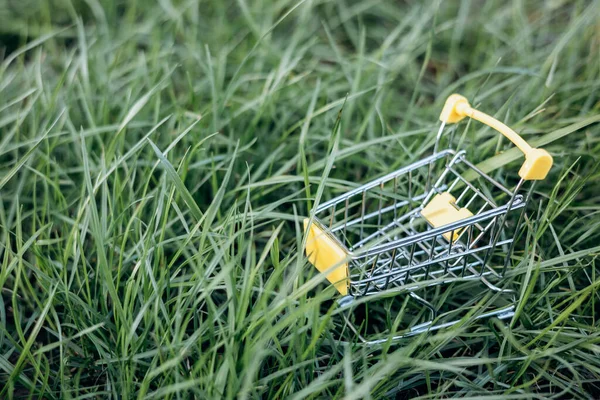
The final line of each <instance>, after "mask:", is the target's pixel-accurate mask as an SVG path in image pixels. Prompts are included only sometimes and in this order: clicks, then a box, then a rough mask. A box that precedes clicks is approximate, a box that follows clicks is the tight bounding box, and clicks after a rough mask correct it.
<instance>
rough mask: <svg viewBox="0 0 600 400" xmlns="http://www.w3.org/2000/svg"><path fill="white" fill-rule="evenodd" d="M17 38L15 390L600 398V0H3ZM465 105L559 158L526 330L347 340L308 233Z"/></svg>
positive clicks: (510, 157) (543, 214) (9, 195)
mask: <svg viewBox="0 0 600 400" xmlns="http://www.w3.org/2000/svg"><path fill="white" fill-rule="evenodd" d="M0 46H1V49H2V50H1V51H2V63H1V64H0V166H1V167H0V237H1V240H0V263H1V265H2V267H1V272H0V284H1V287H2V296H1V297H0V397H2V398H45V399H54V398H73V399H75V398H77V399H84V398H97V397H112V398H172V399H180V398H193V397H195V398H221V397H225V398H232V397H236V396H237V397H239V398H257V397H263V398H296V399H301V398H302V399H303V398H311V397H313V398H314V397H318V398H321V397H325V398H328V397H346V398H349V399H353V398H369V397H372V398H382V397H391V398H394V397H397V398H417V397H421V398H446V397H469V398H482V397H489V398H500V397H502V398H511V399H517V398H542V397H545V396H555V397H562V398H598V396H600V384H599V383H598V380H599V378H600V344H599V342H600V332H599V330H598V321H597V316H598V308H599V307H600V302H599V299H600V294H599V293H598V287H599V286H600V277H599V276H598V272H599V270H598V268H597V266H596V255H597V254H598V252H599V251H600V243H599V239H600V213H599V212H600V202H599V199H600V198H599V196H600V192H599V191H598V185H600V174H599V172H598V167H597V163H596V161H597V158H598V156H599V155H600V143H599V135H598V134H599V130H600V126H599V125H598V122H600V102H599V100H600V4H599V3H598V2H597V1H576V0H565V1H560V0H554V1H547V2H542V1H531V2H530V1H527V2H526V1H522V0H514V1H485V2H484V1H475V0H462V1H445V2H442V1H431V2H411V1H372V0H363V1H350V0H340V1H330V0H312V1H311V0H306V1H303V2H297V1H295V0H294V1H289V0H253V1H250V0H238V1H202V0H181V1H178V0H157V1H141V0H137V1H136V0H132V1H109V0H85V1H84V0H81V1H79V0H60V1H59V0H52V1H33V0H27V1H13V0H1V1H0ZM455 91H456V92H460V93H462V94H464V95H466V96H467V97H469V99H470V100H471V101H472V103H474V104H477V105H480V106H481V108H482V109H483V110H486V111H490V112H491V113H493V114H495V115H496V116H497V117H498V118H500V119H502V120H505V121H507V122H508V123H510V124H511V125H512V126H514V127H515V128H516V129H517V130H518V131H519V132H521V133H522V134H523V135H524V136H525V137H526V138H528V140H531V141H533V142H534V143H537V144H538V145H544V146H545V148H547V149H548V150H549V151H550V152H551V153H552V154H553V156H554V158H555V167H554V168H553V170H552V172H551V175H550V177H549V179H548V180H547V181H545V182H543V183H542V184H540V185H538V186H537V193H536V196H537V198H538V202H537V203H535V205H534V207H533V212H532V214H531V220H530V221H531V222H530V230H529V234H528V236H527V238H526V243H527V250H528V251H527V252H521V253H518V254H517V255H516V257H515V259H514V262H513V266H512V268H511V270H510V273H509V274H508V277H507V280H506V284H507V285H508V284H510V285H512V287H514V288H515V289H516V290H517V293H518V298H519V303H518V304H519V307H518V314H517V316H515V318H514V319H513V320H512V321H509V322H507V323H506V324H505V323H500V322H498V321H493V320H492V321H466V323H465V324H464V325H461V326H458V327H454V328H452V329H448V330H445V331H441V332H439V333H436V334H431V335H421V336H418V337H416V338H413V339H410V340H405V341H403V342H400V343H398V344H394V345H391V344H386V345H384V346H383V347H381V348H375V349H374V348H365V347H364V346H360V345H358V344H356V343H346V344H337V343H336V342H334V341H332V340H331V339H332V338H333V337H334V336H333V335H334V330H333V325H332V320H331V318H332V312H333V311H334V308H335V307H334V306H332V302H331V299H332V298H336V296H335V293H334V291H333V290H332V289H331V287H329V286H327V285H325V284H324V283H322V282H321V281H322V279H320V278H319V277H315V275H314V272H313V268H312V267H311V266H310V265H309V264H308V263H307V261H306V259H305V257H304V256H303V255H302V254H301V251H299V250H298V249H299V248H301V243H302V232H301V226H300V221H301V218H302V217H303V216H306V215H307V214H308V212H309V209H310V207H311V205H312V204H314V203H315V202H319V201H320V200H321V199H326V198H330V197H331V196H333V195H336V194H339V193H342V192H344V191H346V190H348V189H349V188H351V187H354V186H355V185H356V184H357V183H363V182H366V181H367V180H369V179H370V178H373V177H376V176H380V175H381V174H383V173H385V172H389V171H391V170H392V169H393V168H396V167H399V166H401V165H405V164H407V163H410V162H413V161H415V160H418V159H420V158H421V157H423V156H425V155H427V154H429V153H430V152H431V151H432V147H433V138H434V135H435V126H436V120H437V116H438V114H439V111H440V109H441V106H442V104H443V101H444V99H445V98H446V96H448V95H449V94H451V93H452V92H455ZM344 101H345V106H344V109H343V112H342V114H341V121H340V129H339V130H334V129H333V128H334V125H335V121H336V118H337V116H338V113H339V112H340V110H341V108H342V104H343V103H344ZM468 132H469V135H468V136H467V138H466V140H465V141H464V143H463V148H465V149H467V151H468V152H469V156H470V157H471V159H472V160H474V161H476V162H480V163H482V167H484V168H486V169H487V170H493V171H496V172H497V171H503V170H509V168H512V169H511V170H514V171H516V165H517V164H518V153H517V152H515V151H513V150H509V151H503V150H505V149H506V148H507V146H506V143H504V142H503V141H501V140H500V139H499V138H498V137H497V135H495V134H493V133H492V132H491V131H490V130H486V129H483V128H479V127H476V126H473V127H471V128H469V131H468ZM334 144H335V145H334ZM515 160H517V161H515ZM513 161H515V162H513ZM496 172H494V173H496ZM524 240H525V239H524Z"/></svg>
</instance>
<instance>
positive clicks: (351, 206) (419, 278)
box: [304, 94, 552, 343]
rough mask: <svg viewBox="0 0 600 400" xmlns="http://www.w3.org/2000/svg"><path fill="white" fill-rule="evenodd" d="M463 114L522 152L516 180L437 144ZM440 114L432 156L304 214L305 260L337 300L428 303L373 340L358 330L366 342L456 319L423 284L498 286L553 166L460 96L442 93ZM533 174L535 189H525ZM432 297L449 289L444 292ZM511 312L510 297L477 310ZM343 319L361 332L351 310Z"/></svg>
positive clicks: (541, 152)
mask: <svg viewBox="0 0 600 400" xmlns="http://www.w3.org/2000/svg"><path fill="white" fill-rule="evenodd" d="M465 117H470V118H472V119H474V120H477V121H480V122H482V123H484V124H486V125H488V126H490V127H492V128H493V129H495V130H497V131H498V132H500V133H501V134H502V135H504V136H505V137H506V138H508V139H509V140H510V141H511V142H512V143H513V144H515V145H516V146H517V147H518V148H519V149H520V150H521V151H522V152H523V153H524V155H525V162H524V163H523V165H522V166H521V169H520V170H519V177H520V179H519V180H518V181H517V180H516V179H515V182H516V183H515V184H514V188H513V189H509V188H508V187H507V186H512V185H510V184H509V183H508V182H510V180H509V179H506V180H504V181H503V182H500V181H498V180H496V179H494V178H492V177H491V176H490V175H488V174H486V173H485V172H483V171H482V170H480V169H479V168H477V167H476V166H475V165H474V164H472V163H471V162H470V161H469V160H468V159H467V158H466V152H465V151H455V150H452V149H445V150H441V151H440V150H439V147H440V142H441V140H442V137H443V135H442V134H443V132H444V130H445V128H446V127H448V126H449V125H451V124H455V123H457V122H459V121H461V120H462V119H464V118H465ZM440 121H441V125H440V127H439V130H438V133H437V136H436V142H435V146H434V152H433V154H432V155H431V156H429V157H427V158H424V159H422V160H420V161H418V162H415V163H413V164H410V165H408V166H405V167H404V168H401V169H399V170H397V171H395V172H392V173H390V174H388V175H385V176H383V177H381V178H379V179H376V180H374V181H372V182H369V183H367V184H365V185H363V186H360V187H358V188H356V189H354V190H351V191H349V192H347V193H345V194H343V195H341V196H338V197H336V198H334V199H331V200H329V201H327V202H325V203H323V204H321V205H319V206H318V207H317V208H316V209H314V210H313V212H312V217H311V218H307V219H305V220H304V229H305V232H306V233H307V239H306V249H305V250H306V254H307V256H308V259H309V261H310V262H311V263H312V264H313V265H314V266H315V267H316V268H317V269H318V270H319V271H321V272H322V273H323V274H325V275H326V277H327V279H328V280H329V281H330V282H331V283H332V284H333V285H334V286H335V288H336V289H337V291H338V292H339V293H340V294H341V295H342V296H344V297H342V298H341V299H340V304H342V306H343V307H345V308H348V307H352V304H353V303H354V301H355V299H359V298H363V297H365V296H373V295H379V296H380V295H381V293H387V294H389V293H391V294H392V295H395V294H397V293H408V294H409V295H410V296H411V297H412V298H414V299H416V300H417V301H418V302H419V303H420V304H421V305H424V306H426V308H427V309H428V310H429V311H430V312H429V315H430V318H429V319H428V320H425V321H424V322H422V323H419V324H417V325H412V326H410V327H408V328H407V329H406V330H405V332H404V333H403V334H399V335H395V336H394V333H393V332H392V333H391V335H388V336H387V337H386V338H383V339H378V340H373V341H369V340H366V339H364V338H363V337H362V335H360V334H359V337H360V338H361V340H363V341H365V342H367V343H379V342H381V341H384V340H388V339H389V337H393V338H400V337H405V336H409V335H414V334H417V333H420V332H424V331H428V330H435V329H440V328H443V327H447V326H450V325H453V324H455V323H458V322H459V321H460V318H459V319H455V320H452V321H449V322H448V321H446V322H444V321H442V322H440V321H439V320H437V319H436V318H437V313H438V308H439V307H438V306H437V305H436V304H434V303H435V300H436V299H435V298H434V299H433V300H434V301H431V300H428V299H426V298H425V297H423V296H422V295H421V294H420V293H419V292H418V290H417V289H423V288H428V287H429V288H430V287H432V286H436V287H439V286H444V285H446V286H447V285H452V284H454V283H455V282H465V281H473V280H477V281H478V282H481V283H483V284H485V286H484V287H485V288H489V289H492V290H494V291H498V292H501V291H502V290H501V289H499V288H498V287H497V286H496V285H494V284H493V283H492V282H493V281H494V280H497V278H500V277H502V276H503V275H504V273H505V271H506V269H507V267H508V266H509V264H510V261H511V255H512V253H513V250H514V245H515V237H516V236H517V234H518V233H519V230H520V228H521V226H522V225H524V224H523V223H522V222H523V213H524V210H525V208H526V204H527V200H528V199H529V198H530V195H531V193H533V185H534V183H535V181H537V180H542V179H544V178H545V177H546V175H547V173H548V171H549V170H550V168H551V167H552V157H551V156H550V154H549V153H548V152H546V151H545V150H542V149H537V148H532V147H531V146H530V145H529V144H528V143H527V142H526V141H525V140H524V139H523V138H521V137H520V136H519V135H518V134H517V133H515V132H514V131H513V130H512V129H510V128H509V127H507V126H506V125H504V124H503V123H501V122H500V121H498V120H496V119H494V118H492V117H491V116H489V115H487V114H484V113H482V112H480V111H478V110H476V109H474V108H472V107H471V106H470V105H469V102H468V101H467V99H466V98H464V97H462V96H460V95H457V94H453V95H451V96H450V97H449V98H448V99H447V100H446V103H445V105H444V108H443V110H442V113H441V115H440ZM446 130H447V129H446ZM452 131H454V130H452ZM527 182H529V183H530V185H529V186H530V190H529V191H528V192H527V193H526V194H521V192H522V191H524V186H525V184H526V183H527ZM428 290H430V291H431V289H428ZM435 296H437V297H443V298H447V294H444V295H443V296H441V295H440V292H439V291H438V292H435ZM421 308H422V309H423V307H421ZM448 314H449V315H451V314H452V312H449V313H448ZM512 315H514V299H513V300H510V301H509V302H508V304H507V305H506V306H504V307H500V308H497V309H495V310H492V311H490V312H485V313H481V314H479V315H477V316H476V318H484V317H489V316H497V317H498V318H509V317H511V316H512ZM345 326H347V327H348V328H349V329H350V330H351V331H353V332H354V333H359V332H358V330H359V328H357V327H356V326H355V325H354V324H353V323H352V321H351V320H350V319H348V318H345Z"/></svg>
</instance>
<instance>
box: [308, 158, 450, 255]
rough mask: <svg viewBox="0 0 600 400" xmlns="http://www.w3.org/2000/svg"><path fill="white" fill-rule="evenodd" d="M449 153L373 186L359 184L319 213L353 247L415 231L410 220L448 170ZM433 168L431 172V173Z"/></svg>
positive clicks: (342, 240)
mask: <svg viewBox="0 0 600 400" xmlns="http://www.w3.org/2000/svg"><path fill="white" fill-rule="evenodd" d="M445 163H446V157H439V158H437V159H435V160H432V161H431V162H430V163H425V164H421V165H419V166H416V167H414V168H410V166H409V168H407V169H405V171H404V172H400V173H398V174H397V175H392V176H391V177H389V179H379V180H376V181H374V182H373V183H374V184H376V185H372V187H367V188H365V189H362V190H361V188H358V189H355V190H354V191H352V192H350V195H349V196H347V197H346V198H345V199H344V200H343V201H341V202H339V203H338V204H334V205H332V206H330V207H328V208H326V209H324V210H321V211H320V212H319V213H318V214H317V217H318V218H319V220H320V221H321V222H322V223H323V224H324V225H325V226H326V227H328V228H329V230H330V231H331V232H332V233H333V234H334V235H335V236H336V237H337V238H338V239H339V240H340V242H342V243H343V244H344V245H345V246H346V247H347V248H348V249H350V250H351V251H357V250H359V249H361V248H363V247H365V246H373V245H376V244H380V243H385V242H388V241H391V240H397V239H398V238H401V237H406V236H409V235H411V234H412V233H413V232H412V231H410V230H407V228H406V226H407V224H406V221H408V220H409V219H410V218H411V217H413V216H414V215H417V214H418V211H419V210H418V208H419V207H420V206H421V204H422V202H423V200H424V199H425V197H426V194H427V192H426V187H427V184H428V182H429V183H430V184H431V181H432V180H433V178H432V177H434V176H435V175H436V174H439V173H441V171H443V170H444V165H445ZM430 172H431V176H429V173H430Z"/></svg>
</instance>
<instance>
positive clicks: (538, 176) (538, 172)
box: [519, 149, 553, 180]
mask: <svg viewBox="0 0 600 400" xmlns="http://www.w3.org/2000/svg"><path fill="white" fill-rule="evenodd" d="M552 162H553V160H552V156H551V155H550V153H548V152H547V151H546V150H544V149H531V150H529V151H528V152H527V153H526V154H525V162H524V163H523V165H522V166H521V169H520V170H519V176H520V177H521V178H523V179H525V180H542V179H546V175H548V172H549V171H550V168H552Z"/></svg>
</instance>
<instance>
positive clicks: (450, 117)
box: [440, 94, 469, 124]
mask: <svg viewBox="0 0 600 400" xmlns="http://www.w3.org/2000/svg"><path fill="white" fill-rule="evenodd" d="M461 104H462V105H466V106H467V107H468V106H469V101H468V100H467V98H466V97H464V96H461V95H460V94H452V95H450V96H449V97H448V99H446V103H445V104H444V108H442V113H441V114H440V121H442V122H445V123H447V124H454V123H456V122H458V121H460V120H462V119H463V118H465V117H466V116H467V115H466V114H465V113H464V112H462V110H461V108H462V106H460V105H461Z"/></svg>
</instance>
